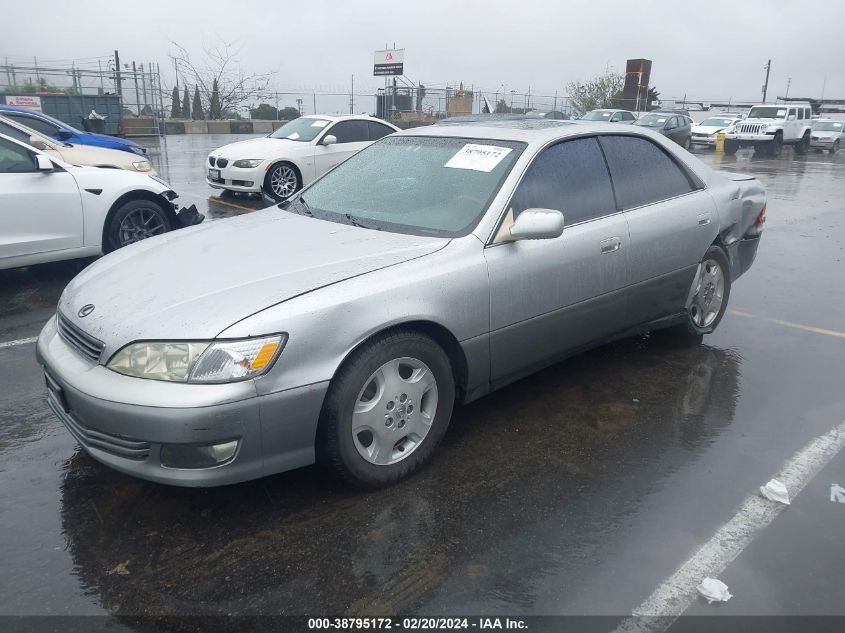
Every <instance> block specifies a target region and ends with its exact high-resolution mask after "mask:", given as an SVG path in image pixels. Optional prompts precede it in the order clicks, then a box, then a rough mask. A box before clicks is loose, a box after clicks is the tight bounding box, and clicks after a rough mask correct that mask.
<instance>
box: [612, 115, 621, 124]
mask: <svg viewBox="0 0 845 633" xmlns="http://www.w3.org/2000/svg"><path fill="white" fill-rule="evenodd" d="M621 120H622V115H621V114H619V113H618V112H617V113H616V114H614V115H613V116H612V117H610V122H611V123H619V121H621Z"/></svg>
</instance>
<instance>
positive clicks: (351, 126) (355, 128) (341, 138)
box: [328, 121, 370, 143]
mask: <svg viewBox="0 0 845 633" xmlns="http://www.w3.org/2000/svg"><path fill="white" fill-rule="evenodd" d="M328 133H329V134H333V135H334V136H335V138H337V142H338V143H365V142H367V141H368V140H369V139H370V133H369V131H368V130H367V122H366V121H341V122H340V123H337V124H335V125H334V126H333V127H332V128H331V129H330V130H329V132H328Z"/></svg>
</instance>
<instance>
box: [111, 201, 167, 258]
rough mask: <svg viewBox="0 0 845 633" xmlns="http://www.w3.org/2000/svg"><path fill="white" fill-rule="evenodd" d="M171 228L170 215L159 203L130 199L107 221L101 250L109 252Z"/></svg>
mask: <svg viewBox="0 0 845 633" xmlns="http://www.w3.org/2000/svg"><path fill="white" fill-rule="evenodd" d="M171 228H172V226H171V223H170V217H169V216H168V214H167V212H166V211H165V210H164V209H163V208H162V207H161V205H159V204H157V203H155V202H153V201H151V200H130V201H129V202H127V203H125V204H124V205H123V206H121V207H120V208H119V209H118V210H117V211H116V212H115V214H114V215H113V216H112V218H111V220H110V221H109V224H108V226H107V227H106V232H105V236H106V239H105V240H104V244H103V250H104V251H105V252H111V251H114V250H117V249H118V248H121V247H123V246H126V245H128V244H133V243H134V242H140V241H141V240H145V239H147V238H148V237H153V236H154V235H161V234H162V233H167V232H168V231H169V230H170V229H171Z"/></svg>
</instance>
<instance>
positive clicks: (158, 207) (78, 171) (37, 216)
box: [0, 134, 203, 269]
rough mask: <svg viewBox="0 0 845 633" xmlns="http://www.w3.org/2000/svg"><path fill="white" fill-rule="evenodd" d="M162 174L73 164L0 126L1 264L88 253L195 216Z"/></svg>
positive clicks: (11, 265)
mask: <svg viewBox="0 0 845 633" xmlns="http://www.w3.org/2000/svg"><path fill="white" fill-rule="evenodd" d="M174 198H176V194H175V193H174V192H173V191H172V190H171V189H170V187H169V186H168V185H167V183H165V182H164V181H163V180H160V179H158V178H154V177H151V176H147V175H146V174H140V173H137V172H130V171H125V170H122V169H100V168H97V167H78V166H75V165H70V164H68V163H63V162H61V161H59V160H57V159H55V158H52V157H50V156H48V155H47V154H45V153H44V152H41V151H39V150H36V149H33V148H32V147H29V146H27V145H25V144H23V143H20V142H18V141H16V140H14V139H12V138H10V137H8V136H4V135H2V134H0V269H4V268H15V267H17V266H29V265H32V264H40V263H43V262H50V261H58V260H62V259H73V258H76V257H91V256H96V255H100V254H102V253H107V252H109V251H113V250H115V249H117V248H120V247H121V246H125V245H127V244H130V243H132V242H137V241H139V240H142V239H145V238H147V237H151V236H153V235H158V234H161V233H165V232H167V231H169V230H172V229H175V228H178V227H180V226H188V225H190V224H197V223H199V222H201V221H202V219H203V216H202V215H200V214H199V213H197V212H196V209H195V208H193V207H191V208H189V209H183V210H182V211H180V212H179V213H178V214H177V213H176V212H175V209H174V206H173V203H172V202H171V200H173V199H174Z"/></svg>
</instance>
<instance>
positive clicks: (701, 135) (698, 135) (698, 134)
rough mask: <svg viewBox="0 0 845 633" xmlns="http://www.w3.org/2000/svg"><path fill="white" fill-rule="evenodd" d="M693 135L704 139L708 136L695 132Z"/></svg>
mask: <svg viewBox="0 0 845 633" xmlns="http://www.w3.org/2000/svg"><path fill="white" fill-rule="evenodd" d="M692 135H693V136H697V137H701V138H703V137H705V136H707V133H706V132H693V133H692Z"/></svg>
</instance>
